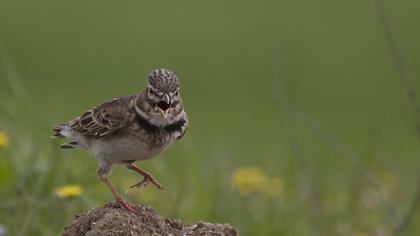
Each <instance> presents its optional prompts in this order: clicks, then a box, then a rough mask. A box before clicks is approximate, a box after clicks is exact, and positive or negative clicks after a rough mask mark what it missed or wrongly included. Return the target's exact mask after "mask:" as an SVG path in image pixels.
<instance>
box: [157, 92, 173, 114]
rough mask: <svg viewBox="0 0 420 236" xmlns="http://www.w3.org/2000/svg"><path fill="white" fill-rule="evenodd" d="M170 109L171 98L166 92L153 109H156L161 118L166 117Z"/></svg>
mask: <svg viewBox="0 0 420 236" xmlns="http://www.w3.org/2000/svg"><path fill="white" fill-rule="evenodd" d="M170 109H171V99H170V98H169V95H168V94H165V95H164V96H163V97H162V99H161V100H160V101H159V102H158V103H157V104H156V107H155V111H158V112H159V113H160V114H161V115H162V116H163V118H165V119H166V117H167V116H168V113H169V111H170Z"/></svg>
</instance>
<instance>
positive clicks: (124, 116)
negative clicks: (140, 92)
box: [68, 96, 133, 137]
mask: <svg viewBox="0 0 420 236" xmlns="http://www.w3.org/2000/svg"><path fill="white" fill-rule="evenodd" d="M132 99H133V96H129V97H120V98H114V99H113V100H111V101H108V102H105V103H103V104H101V105H99V106H97V107H94V108H92V109H91V110H88V111H86V112H85V113H83V114H82V115H81V116H79V117H78V118H76V119H74V120H72V121H70V122H69V123H68V125H69V126H70V128H72V129H73V130H76V131H78V132H81V133H83V134H84V135H88V136H97V137H103V136H106V135H108V134H111V133H114V132H115V131H117V130H119V129H121V128H122V127H124V126H125V125H126V124H127V122H128V119H129V117H130V114H129V113H130V110H131V109H130V103H131V101H132Z"/></svg>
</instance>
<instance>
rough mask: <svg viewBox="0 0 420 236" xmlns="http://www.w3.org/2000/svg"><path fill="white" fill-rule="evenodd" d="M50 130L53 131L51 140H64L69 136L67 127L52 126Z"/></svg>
mask: <svg viewBox="0 0 420 236" xmlns="http://www.w3.org/2000/svg"><path fill="white" fill-rule="evenodd" d="M51 130H52V131H53V134H52V135H51V137H52V138H65V137H69V136H70V132H69V128H68V126H67V125H52V126H51Z"/></svg>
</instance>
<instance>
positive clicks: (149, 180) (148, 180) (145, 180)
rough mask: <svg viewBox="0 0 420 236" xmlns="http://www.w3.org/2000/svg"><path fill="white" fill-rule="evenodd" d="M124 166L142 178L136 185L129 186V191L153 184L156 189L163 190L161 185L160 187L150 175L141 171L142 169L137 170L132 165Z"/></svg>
mask: <svg viewBox="0 0 420 236" xmlns="http://www.w3.org/2000/svg"><path fill="white" fill-rule="evenodd" d="M126 166H127V168H128V169H130V170H133V171H135V172H137V173H139V174H141V175H142V176H143V177H144V178H143V180H142V181H140V182H138V183H137V184H134V185H132V186H130V189H131V188H138V187H141V186H146V185H148V184H149V183H150V184H153V185H154V186H155V187H156V188H158V189H161V190H164V188H163V187H162V185H160V184H159V183H158V182H157V181H156V180H155V178H153V176H152V175H151V174H149V173H148V172H146V171H145V170H142V169H140V168H138V167H137V166H135V165H134V164H127V165H126Z"/></svg>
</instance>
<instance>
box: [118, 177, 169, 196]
mask: <svg viewBox="0 0 420 236" xmlns="http://www.w3.org/2000/svg"><path fill="white" fill-rule="evenodd" d="M149 184H152V185H154V186H155V187H156V188H157V189H159V190H165V188H164V187H162V185H160V184H159V183H158V182H157V181H156V180H155V179H154V178H153V177H152V176H146V177H144V179H143V180H142V181H140V182H138V183H137V184H133V185H131V186H130V187H129V188H128V190H127V191H126V193H127V192H128V191H130V190H131V189H132V188H140V187H141V186H143V187H146V186H147V185H149Z"/></svg>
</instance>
